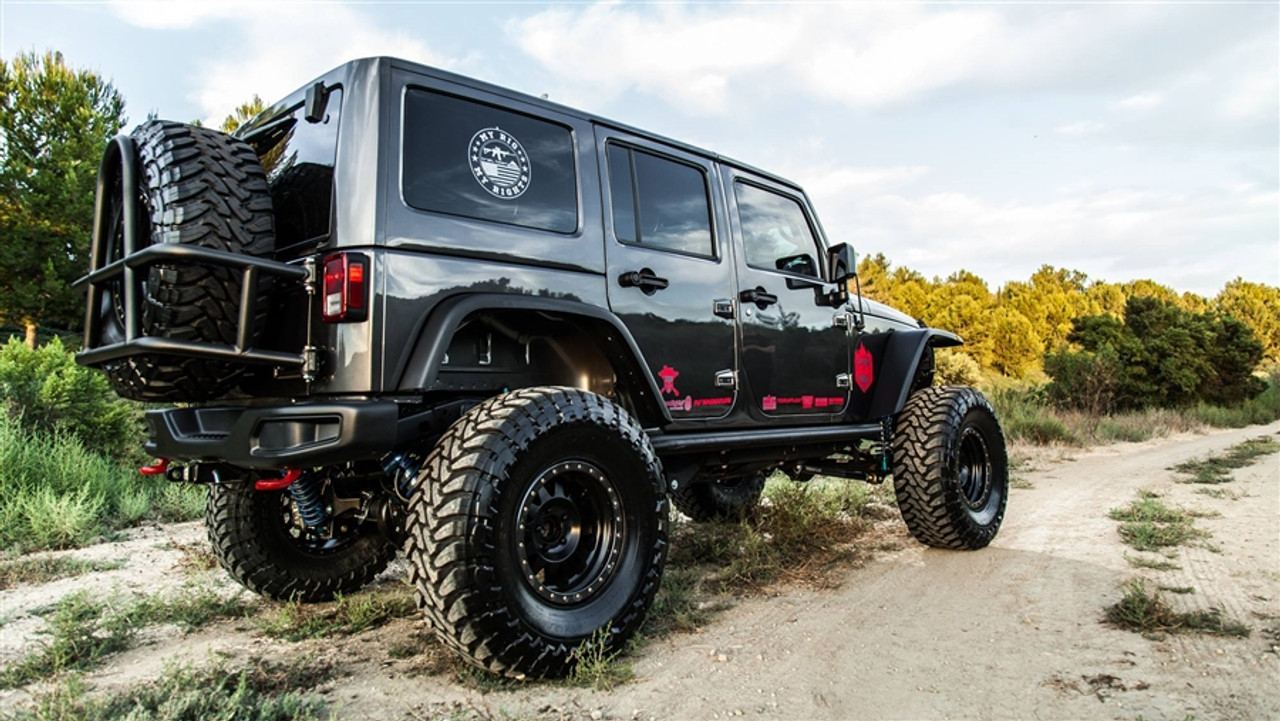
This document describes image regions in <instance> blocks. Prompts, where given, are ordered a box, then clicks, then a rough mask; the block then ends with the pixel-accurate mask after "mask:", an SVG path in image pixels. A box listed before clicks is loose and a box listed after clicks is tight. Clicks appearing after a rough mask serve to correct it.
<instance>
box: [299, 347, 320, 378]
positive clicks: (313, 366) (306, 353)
mask: <svg viewBox="0 0 1280 721" xmlns="http://www.w3.org/2000/svg"><path fill="white" fill-rule="evenodd" d="M319 375H320V351H319V350H318V349H317V348H316V347H315V346H313V345H309V346H307V347H305V348H303V349H302V380H304V381H306V382H308V383H312V382H314V381H315V379H316V378H317V377H319Z"/></svg>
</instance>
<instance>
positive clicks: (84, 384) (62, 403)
mask: <svg viewBox="0 0 1280 721" xmlns="http://www.w3.org/2000/svg"><path fill="white" fill-rule="evenodd" d="M0 399H3V403H4V408H3V411H4V414H5V415H7V416H9V417H10V418H12V419H16V420H17V421H18V423H19V424H21V426H22V427H23V428H25V429H28V430H32V431H42V432H46V433H67V434H70V435H72V436H74V437H75V438H76V439H78V440H79V441H80V442H81V443H82V444H84V446H85V448H88V449H90V450H92V451H96V452H99V453H104V454H106V455H109V456H112V457H114V458H121V459H126V458H131V457H136V455H137V454H138V452H139V449H140V448H141V446H142V441H143V426H142V408H141V406H140V405H138V404H136V403H132V402H130V401H126V400H123V399H121V398H119V397H117V396H116V394H115V393H114V392H113V391H112V390H111V388H110V386H109V385H108V384H107V378H106V376H104V375H103V374H102V373H101V372H99V371H96V370H92V369H89V368H83V367H81V366H78V365H76V362H75V358H74V356H73V355H72V354H71V353H70V352H68V351H67V349H66V348H65V347H63V345H62V341H61V340H59V339H57V338H54V339H53V340H51V341H49V342H48V343H46V344H45V345H42V346H39V347H37V348H36V349H35V350H32V349H30V348H27V346H26V345H25V344H23V343H22V342H21V341H20V340H18V339H17V338H16V337H10V338H9V342H8V343H6V344H5V345H3V346H0Z"/></svg>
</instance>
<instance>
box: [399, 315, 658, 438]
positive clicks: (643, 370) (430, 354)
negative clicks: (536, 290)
mask: <svg viewBox="0 0 1280 721" xmlns="http://www.w3.org/2000/svg"><path fill="white" fill-rule="evenodd" d="M509 310H521V311H541V312H545V313H554V314H556V315H559V316H562V317H564V318H565V319H566V320H572V319H574V318H577V319H580V320H583V321H586V324H584V327H583V330H585V331H588V332H590V331H591V330H593V328H594V329H597V330H598V329H600V328H601V327H603V328H605V329H606V334H605V337H603V338H600V337H596V341H597V342H598V343H599V344H600V348H601V350H602V351H603V352H604V353H605V355H606V356H607V357H608V359H609V361H610V363H612V364H613V366H614V369H615V372H617V373H618V374H619V375H625V376H626V377H625V378H624V379H623V380H625V381H626V382H627V386H628V387H629V388H632V389H633V390H634V392H635V393H636V394H637V395H639V396H640V397H638V398H635V399H633V400H634V402H635V404H636V408H637V409H638V410H640V411H641V413H640V415H641V416H642V417H641V418H640V422H641V423H643V424H645V425H649V424H650V423H652V422H655V421H656V422H657V423H658V425H666V424H668V423H670V422H671V414H670V412H668V411H667V409H666V406H665V405H664V404H662V403H661V402H660V401H659V400H658V399H660V398H661V397H662V396H661V394H660V393H659V391H658V385H657V381H656V380H654V378H653V375H652V374H651V373H649V372H648V371H647V368H648V365H646V364H645V361H644V354H643V353H641V352H640V346H639V345H637V344H636V341H635V338H633V337H632V335H631V332H630V331H628V330H627V327H626V325H625V324H623V322H622V320H621V319H619V318H618V317H617V316H616V315H614V314H613V313H612V312H610V311H608V310H606V309H604V308H600V307H599V306H594V305H590V304H587V303H582V302H580V301H574V300H568V299H564V298H547V297H542V296H530V295H517V294H514V293H467V294H461V295H455V296H452V297H450V298H447V299H445V300H443V301H441V302H440V303H438V304H437V305H436V306H435V307H434V308H433V309H432V310H431V312H430V313H429V314H428V315H427V317H426V320H425V322H424V323H423V324H422V326H421V330H420V331H419V332H418V336H417V340H416V341H415V343H414V348H413V351H412V352H411V353H410V354H409V359H408V362H407V363H406V364H405V368H404V371H403V372H402V373H401V374H400V378H399V381H398V383H397V389H398V390H400V391H407V392H419V391H423V390H426V389H427V388H429V387H430V386H431V384H432V383H433V382H434V381H435V380H436V377H437V376H438V375H439V373H440V365H441V363H443V361H444V356H445V353H446V351H447V350H448V348H449V341H450V340H451V339H452V338H453V335H454V333H456V332H457V330H458V328H459V327H460V326H461V325H462V322H463V321H464V320H465V319H466V318H467V317H468V316H471V315H473V314H475V313H478V312H483V311H509Z"/></svg>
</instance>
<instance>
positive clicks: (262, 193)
mask: <svg viewBox="0 0 1280 721" xmlns="http://www.w3.org/2000/svg"><path fill="white" fill-rule="evenodd" d="M133 140H134V143H135V146H136V150H137V155H138V171H139V176H140V177H139V181H138V183H139V186H140V187H139V193H140V195H141V196H142V197H141V201H142V203H141V204H142V207H143V211H142V212H143V213H145V214H146V216H147V217H145V218H139V219H138V220H139V222H140V223H141V227H143V228H146V229H147V232H146V233H145V235H146V237H147V238H149V239H150V243H151V244H153V245H154V244H159V243H179V244H183V245H193V246H198V247H202V248H212V249H214V250H223V251H230V252H233V253H243V254H246V255H253V256H269V255H271V253H272V252H273V250H274V249H275V228H274V222H273V215H272V208H271V194H270V191H269V190H268V187H267V177H266V173H265V172H264V171H263V169H262V166H261V164H259V162H258V156H257V155H256V154H255V153H254V151H253V149H252V148H251V147H249V146H248V145H247V144H246V143H244V142H242V141H240V140H237V139H236V138H233V137H231V136H229V135H226V134H224V133H219V132H216V131H214V130H209V129H206V128H199V127H195V126H191V125H186V124H184V123H175V122H172V121H167V120H152V121H149V122H146V123H144V124H142V125H141V126H139V127H138V129H137V130H135V131H134V132H133ZM114 193H115V196H116V197H113V198H112V200H111V203H110V207H111V209H112V212H113V215H114V218H113V219H114V221H115V222H114V223H113V226H114V227H115V228H116V230H115V232H114V233H113V236H114V237H113V238H112V239H111V241H110V242H111V243H113V245H112V247H111V248H110V249H109V251H108V257H107V260H108V262H110V261H114V260H117V259H119V258H120V256H121V254H122V248H121V241H120V237H121V236H120V231H119V228H120V227H121V226H120V223H119V221H120V212H119V208H120V205H121V204H120V201H119V195H120V193H121V190H120V188H119V186H117V187H116V188H115V189H114ZM256 292H257V300H258V303H257V308H258V313H257V318H255V319H254V321H255V327H254V328H253V329H252V333H251V338H250V339H251V341H252V340H254V339H255V338H256V335H257V332H258V331H259V330H260V329H261V327H262V325H263V320H264V319H265V313H266V311H267V306H268V299H267V296H268V294H269V292H270V281H268V280H265V279H264V280H262V281H259V285H258V288H257V289H256ZM239 308H240V273H239V272H238V271H236V270H232V269H228V268H223V267H216V266H204V265H191V264H184V265H173V266H166V265H157V266H153V267H152V268H151V270H150V272H149V273H148V275H147V278H146V284H145V292H144V302H143V311H142V319H141V322H142V331H143V333H144V334H145V335H149V336H155V337H158V338H167V339H172V340H181V341H193V342H203V343H214V344H219V345H234V344H235V342H236V321H237V318H238V316H239ZM100 312H101V313H102V319H103V323H102V328H103V331H102V334H103V337H102V341H103V343H104V344H106V343H112V342H118V341H121V340H124V314H123V307H122V304H121V299H120V289H119V287H118V286H117V287H116V288H115V289H114V290H112V289H109V290H108V291H107V292H106V293H104V294H103V304H102V308H101V309H100ZM243 368H244V366H243V364H239V365H237V364H231V363H225V362H220V361H215V360H208V359H201V358H175V357H171V356H158V355H144V356H135V357H132V358H129V359H126V360H122V361H117V362H113V363H109V364H105V365H104V366H103V370H105V371H106V373H107V378H108V379H109V380H110V382H111V385H112V387H114V388H115V390H116V392H117V393H119V394H120V395H122V396H125V397H127V398H133V399H135V400H144V401H168V402H174V401H187V402H193V401H202V400H210V399H213V398H218V397H220V396H223V395H225V394H226V393H227V392H228V391H230V390H231V389H232V388H233V387H234V386H235V384H236V381H237V379H238V377H239V376H240V374H241V372H242V371H243Z"/></svg>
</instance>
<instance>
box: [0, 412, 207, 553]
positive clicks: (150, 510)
mask: <svg viewBox="0 0 1280 721" xmlns="http://www.w3.org/2000/svg"><path fill="white" fill-rule="evenodd" d="M202 499H203V490H202V489H199V488H190V487H185V486H174V485H173V484H171V483H169V482H168V481H166V480H164V479H163V478H160V477H157V476H140V475H138V471H137V469H135V468H131V467H128V466H125V465H122V464H121V463H120V462H118V461H115V460H112V459H110V458H107V457H106V456H103V455H100V454H97V453H93V452H91V451H88V450H86V449H85V447H84V445H83V444H82V443H81V442H80V441H79V440H77V439H76V438H75V437H74V436H72V435H70V434H68V433H49V432H46V431H40V430H27V429H23V428H21V427H19V425H18V423H17V422H16V421H15V420H14V419H12V418H10V417H9V416H7V415H6V414H4V413H0V550H20V551H29V550H38V549H44V548H70V547H75V546H82V545H85V544H87V543H91V542H93V541H94V540H95V539H96V538H98V537H99V536H100V535H101V534H103V533H104V532H107V531H111V530H113V529H118V528H125V527H128V526H131V525H134V524H136V523H138V522H140V521H142V520H144V519H147V518H155V519H157V520H166V521H185V520H190V519H192V518H199V517H200V516H201V515H202V513H203V500H202Z"/></svg>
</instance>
